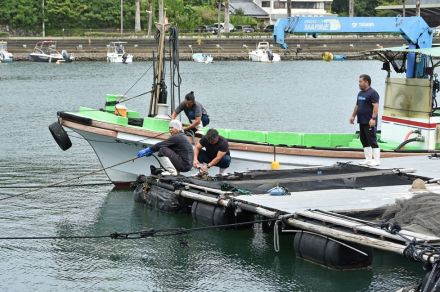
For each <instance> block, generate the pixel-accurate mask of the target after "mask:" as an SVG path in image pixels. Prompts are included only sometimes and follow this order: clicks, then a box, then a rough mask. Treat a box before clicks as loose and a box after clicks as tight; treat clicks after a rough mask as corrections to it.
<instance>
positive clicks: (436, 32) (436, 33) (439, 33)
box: [432, 25, 440, 36]
mask: <svg viewBox="0 0 440 292" xmlns="http://www.w3.org/2000/svg"><path fill="white" fill-rule="evenodd" d="M432 30H433V35H434V36H440V25H439V26H437V27H434V28H433V29H432Z"/></svg>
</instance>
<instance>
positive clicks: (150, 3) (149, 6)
mask: <svg viewBox="0 0 440 292" xmlns="http://www.w3.org/2000/svg"><path fill="white" fill-rule="evenodd" d="M148 9H150V10H146V12H147V13H148V32H147V35H148V36H150V34H151V26H152V25H153V12H154V11H153V1H151V2H149V3H148Z"/></svg>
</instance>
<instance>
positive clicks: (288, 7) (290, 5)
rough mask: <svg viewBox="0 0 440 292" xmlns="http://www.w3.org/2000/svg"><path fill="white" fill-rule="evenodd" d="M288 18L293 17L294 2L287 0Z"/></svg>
mask: <svg viewBox="0 0 440 292" xmlns="http://www.w3.org/2000/svg"><path fill="white" fill-rule="evenodd" d="M287 17H292V0H287Z"/></svg>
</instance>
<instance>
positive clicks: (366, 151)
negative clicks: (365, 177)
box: [359, 147, 373, 166]
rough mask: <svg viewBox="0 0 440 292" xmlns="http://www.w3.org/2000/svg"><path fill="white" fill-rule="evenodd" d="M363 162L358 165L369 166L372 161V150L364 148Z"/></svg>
mask: <svg viewBox="0 0 440 292" xmlns="http://www.w3.org/2000/svg"><path fill="white" fill-rule="evenodd" d="M364 155H365V160H364V161H362V162H361V163H359V165H364V166H369V165H370V163H371V162H372V161H373V148H371V147H365V148H364Z"/></svg>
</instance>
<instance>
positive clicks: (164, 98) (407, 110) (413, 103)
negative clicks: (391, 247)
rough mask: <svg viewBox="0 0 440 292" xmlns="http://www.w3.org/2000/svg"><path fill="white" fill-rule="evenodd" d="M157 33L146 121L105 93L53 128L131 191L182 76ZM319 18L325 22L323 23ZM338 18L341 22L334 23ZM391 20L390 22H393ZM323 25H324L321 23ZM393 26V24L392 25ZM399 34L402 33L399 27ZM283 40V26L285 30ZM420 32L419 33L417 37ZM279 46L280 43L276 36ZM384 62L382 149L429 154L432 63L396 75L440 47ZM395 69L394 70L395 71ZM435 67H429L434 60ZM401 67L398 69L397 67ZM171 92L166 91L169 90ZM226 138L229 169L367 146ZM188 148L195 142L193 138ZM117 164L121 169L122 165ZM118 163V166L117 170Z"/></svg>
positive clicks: (347, 157) (351, 152)
mask: <svg viewBox="0 0 440 292" xmlns="http://www.w3.org/2000/svg"><path fill="white" fill-rule="evenodd" d="M160 19H161V20H160V22H159V24H158V29H159V32H160V35H159V38H158V53H157V55H156V60H155V62H154V64H155V66H154V69H155V70H154V74H153V75H154V76H153V87H152V88H153V90H152V91H151V98H150V104H149V111H148V116H146V117H141V115H140V113H139V112H138V111H135V110H132V109H124V110H123V111H121V110H118V108H117V107H118V106H121V105H122V104H123V103H124V101H125V100H127V97H126V96H124V95H115V94H108V95H106V97H105V101H103V105H104V107H103V108H102V109H94V108H89V107H81V108H80V109H79V111H76V112H58V117H57V118H58V122H56V123H53V124H52V125H50V126H49V129H50V131H51V133H52V135H53V137H54V139H55V141H56V142H57V143H58V145H59V146H60V147H61V148H62V149H63V150H67V149H69V148H70V147H71V146H72V143H71V141H70V139H69V136H68V135H67V133H66V132H65V130H64V128H67V129H70V130H72V131H74V132H76V133H78V134H80V135H81V136H82V137H83V138H84V139H86V140H87V141H88V143H89V144H90V145H91V147H92V148H93V150H94V151H95V153H96V155H97V157H98V159H99V161H100V163H101V164H102V166H103V167H104V168H106V170H105V171H106V173H107V175H108V177H109V179H110V180H111V181H112V182H113V183H114V184H115V185H116V186H118V187H126V186H128V185H129V184H130V183H131V182H133V181H135V180H136V177H137V176H138V175H139V174H145V173H147V172H148V169H149V166H150V165H156V166H158V165H157V162H156V160H155V158H154V157H142V158H140V159H136V160H133V161H132V162H130V163H123V164H120V162H121V161H126V160H127V161H128V160H130V159H132V158H133V157H134V156H135V155H136V153H137V151H139V150H140V149H142V148H144V147H147V146H151V145H153V144H155V143H158V142H160V141H163V140H164V139H167V138H168V137H169V134H168V123H169V115H170V114H171V112H172V110H173V109H174V108H175V105H176V100H178V98H180V97H179V96H178V94H179V93H180V75H179V71H178V69H179V59H178V50H176V48H178V44H177V42H178V38H177V29H175V28H169V27H170V25H169V24H168V23H167V22H166V20H165V17H163V15H162V17H161V18H160ZM319 19H320V20H319V21H322V19H323V18H319ZM333 19H337V18H334V17H333V18H332V21H333ZM388 19H389V18H388ZM317 27H320V26H317ZM390 27H392V28H393V29H395V24H394V25H393V26H390ZM398 29H400V28H398ZM168 30H169V31H170V35H171V36H170V42H169V45H170V46H171V47H170V48H169V50H168V51H169V52H171V55H170V62H171V66H173V70H170V72H171V73H170V74H171V76H170V78H171V80H170V81H171V82H170V86H168V87H167V86H166V81H165V73H164V72H165V68H166V67H165V65H164V59H165V32H166V31H168ZM282 31H283V35H284V31H285V29H284V28H282ZM417 35H419V34H417ZM278 41H280V42H282V41H283V40H282V39H281V38H280V37H278ZM372 53H374V54H376V55H378V56H381V57H382V58H383V62H384V63H383V64H384V65H383V68H384V69H385V70H387V72H388V74H389V75H388V77H387V79H386V89H385V102H384V109H383V116H382V132H381V133H380V139H379V146H380V148H381V150H382V157H383V158H390V157H403V156H415V155H426V154H427V153H432V152H436V151H438V150H440V142H439V141H440V108H438V107H437V105H436V103H435V95H436V92H438V90H439V88H440V85H439V81H438V80H437V78H436V74H434V67H436V66H439V65H440V62H438V63H436V64H435V63H433V64H434V65H433V66H432V67H429V69H427V70H426V71H423V72H421V73H418V74H422V75H423V76H425V74H426V76H429V78H422V77H420V78H397V77H391V76H390V72H391V68H393V69H394V70H395V71H396V72H398V73H403V72H404V71H402V68H400V67H398V66H397V59H396V56H397V55H398V56H401V57H403V58H404V59H406V58H407V57H410V56H412V55H417V58H419V59H425V58H426V59H427V60H428V59H431V58H432V57H440V48H432V49H411V48H397V49H396V48H389V49H381V50H375V51H374V52H372ZM390 64H392V65H393V66H391V65H390ZM429 64H431V63H429ZM394 65H396V66H394ZM168 91H169V92H170V93H171V94H167V92H168ZM218 131H219V133H220V134H221V135H222V136H223V137H224V138H226V139H228V140H229V143H230V150H231V156H232V157H233V163H232V164H231V167H230V168H229V171H231V172H232V171H247V170H252V169H271V168H277V167H278V164H280V165H281V168H297V167H301V166H319V165H333V164H334V163H336V162H344V161H353V160H356V159H363V158H364V154H363V147H362V145H361V142H360V140H359V134H358V133H299V132H279V131H258V130H255V131H252V130H234V129H218ZM188 139H189V141H190V142H191V143H193V144H195V143H197V141H198V138H197V137H194V136H188ZM118 163H119V164H118ZM115 164H118V165H117V166H114V165H115Z"/></svg>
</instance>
